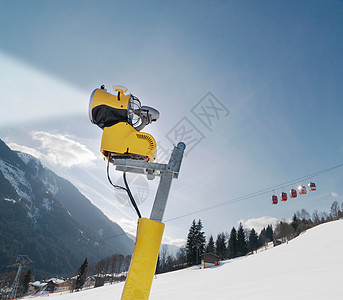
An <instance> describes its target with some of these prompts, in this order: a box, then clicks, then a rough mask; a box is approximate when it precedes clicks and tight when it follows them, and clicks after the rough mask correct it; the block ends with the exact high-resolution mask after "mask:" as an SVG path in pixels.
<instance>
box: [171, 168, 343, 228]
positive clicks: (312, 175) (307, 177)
mask: <svg viewBox="0 0 343 300" xmlns="http://www.w3.org/2000/svg"><path fill="white" fill-rule="evenodd" d="M342 166H343V164H339V165H336V166H334V167H330V168H327V169H324V170H320V171H317V172H315V173H312V174H309V175H305V176H302V177H299V178H296V179H293V180H290V181H287V182H283V183H281V184H277V185H275V186H272V187H269V188H265V189H262V190H259V191H256V192H253V193H250V194H247V195H244V196H240V197H237V198H234V199H231V200H228V201H224V202H221V203H218V204H215V205H211V206H208V207H205V208H202V209H199V210H196V211H193V212H189V213H187V214H184V215H181V216H178V217H174V218H170V219H168V220H166V221H165V222H170V221H174V220H178V219H181V218H184V217H188V216H190V215H193V214H196V213H201V212H204V211H208V210H211V209H216V208H219V207H222V206H226V205H230V204H234V203H237V202H241V201H245V200H248V199H251V198H255V197H257V196H261V195H264V194H267V193H270V192H272V191H274V190H275V189H278V188H281V187H285V186H292V185H294V184H296V183H297V182H299V181H300V180H306V179H310V178H313V177H317V176H319V175H321V174H324V173H327V172H330V171H332V170H334V169H337V168H340V167H342Z"/></svg>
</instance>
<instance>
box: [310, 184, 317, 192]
mask: <svg viewBox="0 0 343 300" xmlns="http://www.w3.org/2000/svg"><path fill="white" fill-rule="evenodd" d="M316 189H317V187H316V184H315V183H314V182H310V183H309V184H308V190H309V191H310V192H312V191H315V190H316Z"/></svg>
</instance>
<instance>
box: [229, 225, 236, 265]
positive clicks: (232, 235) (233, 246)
mask: <svg viewBox="0 0 343 300" xmlns="http://www.w3.org/2000/svg"><path fill="white" fill-rule="evenodd" d="M228 250H229V258H235V257H236V256H237V231H236V228H235V227H232V229H231V232H230V237H229V243H228Z"/></svg>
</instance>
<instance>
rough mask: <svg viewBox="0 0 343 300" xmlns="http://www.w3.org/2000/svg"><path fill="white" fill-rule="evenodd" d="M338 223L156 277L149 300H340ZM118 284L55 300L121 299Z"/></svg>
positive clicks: (341, 237)
mask: <svg viewBox="0 0 343 300" xmlns="http://www.w3.org/2000/svg"><path fill="white" fill-rule="evenodd" d="M342 280H343V220H339V221H334V222H330V223H326V224H322V225H319V226H317V227H315V228H312V229H310V230H308V231H307V232H305V233H303V234H301V235H300V236H299V237H297V238H296V239H294V240H292V241H290V242H289V243H288V244H282V245H280V246H277V247H275V248H271V249H269V250H266V251H262V252H259V253H258V254H254V255H250V256H247V257H243V258H237V259H234V260H229V261H225V262H223V263H222V265H220V266H218V267H213V268H210V269H204V270H201V269H197V268H194V267H193V268H188V269H185V270H180V271H176V272H171V273H166V274H161V275H158V276H157V278H156V279H154V281H153V285H152V290H151V294H150V298H149V299H150V300H176V299H177V300H192V299H197V300H205V299H206V300H208V299H211V300H214V299H215V300H219V299H236V300H248V299H254V300H258V299H263V300H268V299H278V300H282V299H287V300H296V299H311V300H313V299H330V300H335V299H337V300H338V299H340V300H341V299H343V288H342V286H341V284H342ZM122 290H123V283H120V284H114V285H110V286H105V287H101V288H96V289H90V290H87V291H81V292H78V293H73V294H70V293H69V294H60V295H58V294H54V295H50V297H49V298H53V299H54V300H71V299H73V300H98V299H101V300H114V299H120V297H121V292H122Z"/></svg>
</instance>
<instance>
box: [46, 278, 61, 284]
mask: <svg viewBox="0 0 343 300" xmlns="http://www.w3.org/2000/svg"><path fill="white" fill-rule="evenodd" d="M50 281H52V282H53V283H54V284H61V283H63V282H64V280H63V279H57V278H50V279H48V280H47V282H50Z"/></svg>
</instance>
